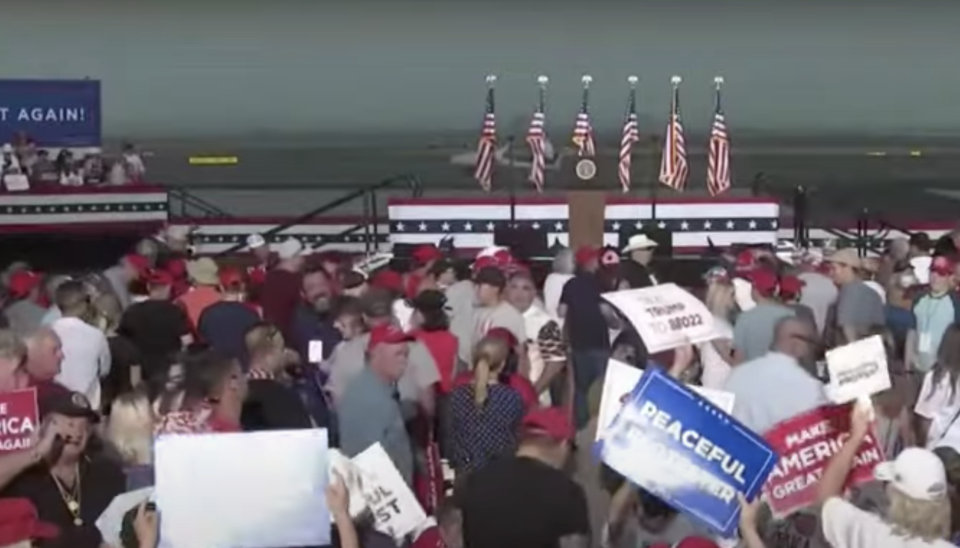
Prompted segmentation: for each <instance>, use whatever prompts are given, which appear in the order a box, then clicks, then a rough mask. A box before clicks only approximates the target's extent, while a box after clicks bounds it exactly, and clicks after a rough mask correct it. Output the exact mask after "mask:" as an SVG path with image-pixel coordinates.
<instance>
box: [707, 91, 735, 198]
mask: <svg viewBox="0 0 960 548" xmlns="http://www.w3.org/2000/svg"><path fill="white" fill-rule="evenodd" d="M730 185H731V182H730V135H729V134H728V133H727V121H726V119H725V118H724V116H723V109H722V108H721V106H720V84H719V82H718V83H717V108H716V110H715V111H714V113H713V127H712V128H711V129H710V152H709V159H708V160H707V189H708V190H709V191H710V195H711V196H717V195H720V194H723V193H724V192H726V191H727V190H730Z"/></svg>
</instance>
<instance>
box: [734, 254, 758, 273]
mask: <svg viewBox="0 0 960 548" xmlns="http://www.w3.org/2000/svg"><path fill="white" fill-rule="evenodd" d="M756 266H757V258H756V257H755V256H754V254H753V251H750V250H749V249H744V250H743V251H741V252H740V253H738V254H737V258H736V261H734V266H733V269H734V270H735V271H736V272H738V273H745V272H749V271H751V270H753V269H754V268H756Z"/></svg>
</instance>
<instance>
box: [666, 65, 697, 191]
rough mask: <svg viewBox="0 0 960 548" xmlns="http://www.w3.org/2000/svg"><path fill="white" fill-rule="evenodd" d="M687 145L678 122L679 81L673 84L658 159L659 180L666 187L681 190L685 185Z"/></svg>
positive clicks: (687, 169) (687, 170)
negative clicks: (661, 151)
mask: <svg viewBox="0 0 960 548" xmlns="http://www.w3.org/2000/svg"><path fill="white" fill-rule="evenodd" d="M689 171H690V169H689V166H688V165H687V147H686V143H685V142H684V137H683V124H682V123H681V122H680V91H679V82H677V83H675V84H674V86H673V98H672V100H671V102H670V121H669V122H668V123H667V135H666V138H665V139H664V140H663V157H662V158H661V159H660V182H661V183H663V184H665V185H667V186H668V187H670V188H672V189H674V190H678V191H682V190H683V189H684V188H686V187H687V174H688V173H689Z"/></svg>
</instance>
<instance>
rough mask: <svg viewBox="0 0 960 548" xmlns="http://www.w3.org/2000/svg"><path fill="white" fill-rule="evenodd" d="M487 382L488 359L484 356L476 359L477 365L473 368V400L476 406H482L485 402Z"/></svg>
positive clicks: (488, 382)
mask: <svg viewBox="0 0 960 548" xmlns="http://www.w3.org/2000/svg"><path fill="white" fill-rule="evenodd" d="M489 384H490V360H488V359H487V358H486V357H485V356H484V357H481V358H480V359H479V360H477V365H476V367H474V368H473V402H474V403H475V404H476V405H477V407H482V406H483V404H484V403H486V402H487V396H488V394H489V391H490V387H489Z"/></svg>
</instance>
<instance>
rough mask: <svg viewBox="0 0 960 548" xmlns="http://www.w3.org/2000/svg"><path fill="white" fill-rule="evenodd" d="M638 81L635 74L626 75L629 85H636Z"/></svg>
mask: <svg viewBox="0 0 960 548" xmlns="http://www.w3.org/2000/svg"><path fill="white" fill-rule="evenodd" d="M639 81H640V78H637V77H636V76H627V82H630V85H631V86H635V85H637V82H639Z"/></svg>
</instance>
